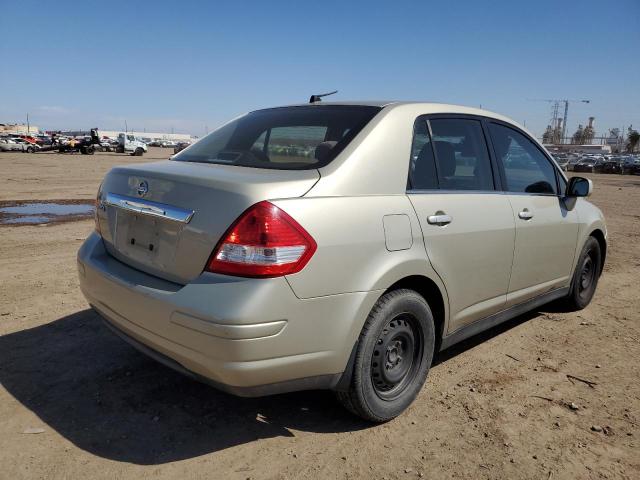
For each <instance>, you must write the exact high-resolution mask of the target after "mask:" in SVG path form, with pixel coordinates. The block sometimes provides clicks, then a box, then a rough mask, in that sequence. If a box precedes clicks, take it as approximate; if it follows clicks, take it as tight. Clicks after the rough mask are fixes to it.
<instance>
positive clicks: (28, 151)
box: [27, 147, 36, 153]
mask: <svg viewBox="0 0 640 480" xmlns="http://www.w3.org/2000/svg"><path fill="white" fill-rule="evenodd" d="M35 151H36V149H35V148H34V147H27V153H33V152H35Z"/></svg>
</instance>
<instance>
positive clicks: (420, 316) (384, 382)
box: [336, 289, 435, 422]
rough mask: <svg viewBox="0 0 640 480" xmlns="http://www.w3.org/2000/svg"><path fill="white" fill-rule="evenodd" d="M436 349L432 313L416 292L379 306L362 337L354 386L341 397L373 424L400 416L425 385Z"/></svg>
mask: <svg viewBox="0 0 640 480" xmlns="http://www.w3.org/2000/svg"><path fill="white" fill-rule="evenodd" d="M434 345H435V327H434V322H433V315H432V314H431V309H430V308H429V305H428V304H427V302H426V301H425V299H424V298H423V297H422V296H421V295H419V294H418V293H417V292H415V291H413V290H406V289H402V290H395V291H392V292H389V293H386V294H385V295H383V296H382V297H381V298H380V299H379V300H378V302H377V303H376V304H375V306H374V307H373V309H372V310H371V313H370V314H369V317H368V318H367V321H366V322H365V325H364V327H363V329H362V332H361V333H360V339H359V343H358V347H357V351H356V358H355V362H354V365H353V372H352V377H351V384H350V385H349V387H348V390H347V391H346V392H336V395H337V397H338V400H340V402H341V403H342V404H343V405H344V406H345V407H346V408H347V409H348V410H350V411H351V412H353V413H355V414H356V415H358V416H360V417H362V418H364V419H365V420H369V421H372V422H385V421H387V420H391V419H392V418H394V417H397V416H398V415H400V414H401V413H402V412H403V411H404V410H405V409H406V408H407V407H408V406H409V405H410V404H411V403H412V402H413V400H414V399H415V398H416V396H417V395H418V393H419V392H420V389H421V388H422V386H423V385H424V382H425V379H426V377H427V373H428V371H429V367H430V366H431V361H432V359H433V350H434Z"/></svg>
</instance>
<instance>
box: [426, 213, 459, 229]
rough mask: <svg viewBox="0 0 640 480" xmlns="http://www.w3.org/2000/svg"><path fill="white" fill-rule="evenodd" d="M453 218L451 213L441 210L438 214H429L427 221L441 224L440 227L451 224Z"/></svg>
mask: <svg viewBox="0 0 640 480" xmlns="http://www.w3.org/2000/svg"><path fill="white" fill-rule="evenodd" d="M452 220H453V218H451V215H447V214H446V213H440V212H438V213H437V214H436V215H429V216H428V217H427V222H429V224H430V225H439V226H440V227H444V226H445V225H448V224H450V223H451V221H452Z"/></svg>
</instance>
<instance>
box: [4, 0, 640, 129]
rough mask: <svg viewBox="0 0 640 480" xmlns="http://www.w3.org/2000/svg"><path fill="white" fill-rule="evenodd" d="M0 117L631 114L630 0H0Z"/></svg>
mask: <svg viewBox="0 0 640 480" xmlns="http://www.w3.org/2000/svg"><path fill="white" fill-rule="evenodd" d="M0 12H2V13H1V14H0V32H2V37H1V38H2V39H1V40H0V53H1V54H2V58H3V61H2V67H0V92H2V94H1V96H0V122H12V121H24V119H25V116H26V113H27V112H28V113H29V114H30V118H31V122H32V123H34V124H37V125H39V126H41V127H44V128H61V129H65V128H89V127H93V126H98V127H100V128H102V129H105V130H107V129H121V128H124V121H125V120H126V121H127V123H128V126H129V128H130V129H131V128H134V129H139V130H142V129H143V128H146V130H147V131H157V130H163V131H170V130H171V129H172V128H173V129H174V131H176V132H189V133H192V134H195V135H202V134H203V133H204V132H205V128H206V127H208V129H209V131H211V130H212V129H214V128H215V127H216V126H218V125H220V124H221V123H222V122H224V121H225V120H227V119H229V118H231V117H233V116H235V115H237V114H239V113H242V112H245V111H247V110H252V109H256V108H260V107H267V106H274V105H280V104H288V103H295V102H304V101H306V100H307V99H308V97H309V95H310V94H311V93H319V92H325V91H329V90H333V89H338V90H339V91H340V92H339V94H338V95H336V96H335V97H334V98H335V99H336V100H339V99H343V100H346V99H403V100H405V99H410V100H414V99H415V100H432V101H439V102H450V103H458V104H463V105H471V106H478V105H482V106H483V108H487V109H489V110H493V111H496V112H500V113H503V114H505V115H508V116H510V117H512V118H514V119H515V120H517V121H519V122H520V123H525V122H526V126H527V127H528V128H529V129H530V130H532V131H533V132H534V133H536V134H538V135H539V134H541V133H542V131H543V130H544V127H545V126H546V125H547V123H548V119H549V117H550V109H551V108H550V104H548V103H545V102H537V101H531V100H529V99H545V98H549V99H554V98H560V99H562V98H569V99H582V98H587V99H590V100H591V104H589V105H584V104H574V105H571V106H570V111H569V130H570V131H571V132H572V131H573V130H574V129H575V127H576V126H577V124H578V122H581V123H584V122H586V119H587V117H588V116H589V115H593V116H595V117H596V130H597V132H598V133H599V134H600V133H605V132H604V131H605V130H606V129H607V128H612V127H622V126H626V125H629V124H631V123H632V124H634V126H635V127H636V128H637V127H640V88H639V86H640V0H608V1H604V0H600V1H595V0H581V1H574V0H536V1H519V0H495V1H490V0H485V1H481V0H477V1H471V0H469V1H463V0H459V1H455V0H453V1H446V2H445V1H415V2H408V1H402V0H397V1H384V2H374V1H371V2H346V1H342V2H333V1H324V2H300V1H298V2H295V1H291V2H282V1H276V0H273V1H268V2H264V1H263V2H257V1H256V2H252V1H242V0H239V1H235V2H232V1H228V2H213V1H211V2H209V1H207V2H204V1H203V2H195V1H189V0H184V1H181V2H175V1H171V2H168V1H135V2H134V1H108V2H97V1H95V2H94V1H82V2H66V1H57V2H42V1H31V0H22V1H20V2H16V1H13V0H0Z"/></svg>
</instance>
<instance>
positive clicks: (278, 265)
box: [206, 202, 317, 277]
mask: <svg viewBox="0 0 640 480" xmlns="http://www.w3.org/2000/svg"><path fill="white" fill-rule="evenodd" d="M316 248H317V245H316V242H315V241H314V240H313V238H311V236H310V235H309V234H308V233H307V231H306V230H305V229H304V228H302V227H301V226H300V224H299V223H298V222H296V221H295V220H294V219H293V218H291V217H290V216H289V215H288V214H287V213H286V212H284V210H282V209H280V208H278V207H277V206H275V205H274V204H272V203H269V202H260V203H256V204H255V205H253V206H252V207H250V208H249V209H248V210H246V211H245V212H244V213H243V214H242V215H240V217H239V218H238V219H237V220H236V221H235V222H234V223H233V225H231V227H230V228H229V230H227V232H226V233H225V235H224V236H223V237H222V239H221V240H220V242H218V245H217V246H216V248H215V250H214V251H213V254H212V255H211V258H210V259H209V263H208V264H207V267H206V270H208V271H210V272H214V273H222V274H226V275H235V276H240V277H279V276H282V275H290V274H292V273H296V272H299V271H300V270H302V269H303V268H304V266H305V265H306V264H307V262H308V261H309V259H310V258H311V257H312V256H313V254H314V252H315V251H316Z"/></svg>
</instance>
